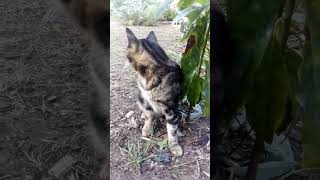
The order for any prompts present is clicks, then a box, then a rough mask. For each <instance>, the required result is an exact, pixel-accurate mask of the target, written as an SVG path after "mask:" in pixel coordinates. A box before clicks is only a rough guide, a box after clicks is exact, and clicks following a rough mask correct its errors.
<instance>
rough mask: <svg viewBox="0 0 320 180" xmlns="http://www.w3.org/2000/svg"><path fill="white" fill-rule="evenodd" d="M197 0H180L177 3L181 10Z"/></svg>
mask: <svg viewBox="0 0 320 180" xmlns="http://www.w3.org/2000/svg"><path fill="white" fill-rule="evenodd" d="M194 1H195V0H180V1H179V2H178V4H177V6H178V8H179V10H183V9H185V8H187V7H189V6H191V4H192V3H193V2H194Z"/></svg>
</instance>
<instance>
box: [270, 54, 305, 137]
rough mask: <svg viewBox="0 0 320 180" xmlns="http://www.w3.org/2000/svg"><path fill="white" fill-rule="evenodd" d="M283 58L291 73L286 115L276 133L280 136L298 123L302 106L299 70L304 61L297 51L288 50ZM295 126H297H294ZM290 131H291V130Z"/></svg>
mask: <svg viewBox="0 0 320 180" xmlns="http://www.w3.org/2000/svg"><path fill="white" fill-rule="evenodd" d="M283 58H284V59H285V61H286V66H287V69H288V73H289V87H290V88H289V96H288V101H287V106H286V114H285V116H284V119H283V120H282V122H281V125H280V126H279V127H278V128H277V130H276V133H277V134H278V135H279V134H280V133H282V132H283V131H285V130H286V129H287V128H288V127H289V125H292V126H291V128H292V127H293V124H292V123H296V121H297V120H298V118H297V116H298V112H299V108H300V107H301V105H300V104H299V102H298V98H297V90H298V89H297V88H298V85H299V83H300V82H299V80H300V78H299V75H298V74H299V70H300V67H301V64H302V61H303V57H302V56H301V55H300V54H299V53H298V52H297V51H295V50H293V49H288V50H286V51H285V53H284V56H283ZM294 125H295V124H294ZM289 130H290V129H289Z"/></svg>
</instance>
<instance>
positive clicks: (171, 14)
mask: <svg viewBox="0 0 320 180" xmlns="http://www.w3.org/2000/svg"><path fill="white" fill-rule="evenodd" d="M177 15H178V12H177V11H176V10H175V9H172V8H168V9H167V10H166V11H165V12H164V13H163V19H164V20H166V21H172V20H173V19H174V18H175V17H176V16H177Z"/></svg>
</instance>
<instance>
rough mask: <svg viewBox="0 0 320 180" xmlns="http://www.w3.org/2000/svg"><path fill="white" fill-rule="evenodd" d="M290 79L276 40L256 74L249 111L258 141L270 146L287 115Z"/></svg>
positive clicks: (249, 100) (270, 46)
mask: <svg viewBox="0 0 320 180" xmlns="http://www.w3.org/2000/svg"><path fill="white" fill-rule="evenodd" d="M288 94H289V75H288V70H287V67H286V62H285V59H284V58H283V56H282V52H281V50H280V49H279V47H278V46H277V43H276V42H275V40H274V39H273V41H271V42H270V44H269V46H268V48H267V50H266V52H265V55H264V58H263V60H262V62H261V65H260V66H259V68H258V69H257V72H256V73H255V78H254V81H253V86H252V88H251V91H250V95H249V97H248V100H247V104H246V110H247V116H248V120H249V122H250V124H251V125H252V127H253V129H254V130H255V132H256V135H257V137H260V138H261V139H262V140H264V141H266V142H269V143H271V142H272V139H273V134H274V132H275V130H276V129H277V128H278V127H279V126H280V124H281V122H282V120H283V119H284V115H285V112H286V104H287V98H288Z"/></svg>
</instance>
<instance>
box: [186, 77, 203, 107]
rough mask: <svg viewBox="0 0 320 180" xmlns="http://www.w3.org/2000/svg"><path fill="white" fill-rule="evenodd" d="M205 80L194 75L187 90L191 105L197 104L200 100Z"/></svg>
mask: <svg viewBox="0 0 320 180" xmlns="http://www.w3.org/2000/svg"><path fill="white" fill-rule="evenodd" d="M203 83H204V80H203V79H202V78H201V77H200V76H198V75H194V76H193V78H192V81H191V83H190V86H189V88H188V92H187V99H188V101H189V103H190V104H191V106H194V105H196V104H197V103H198V102H199V101H200V97H201V92H202V87H203Z"/></svg>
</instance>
